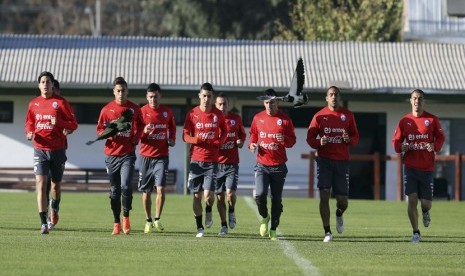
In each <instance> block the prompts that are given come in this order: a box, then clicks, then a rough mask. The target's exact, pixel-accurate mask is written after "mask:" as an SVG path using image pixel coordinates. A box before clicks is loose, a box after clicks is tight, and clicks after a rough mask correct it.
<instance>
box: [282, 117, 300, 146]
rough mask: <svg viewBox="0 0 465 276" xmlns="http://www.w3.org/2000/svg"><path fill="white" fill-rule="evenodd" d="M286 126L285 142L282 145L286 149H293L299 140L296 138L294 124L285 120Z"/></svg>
mask: <svg viewBox="0 0 465 276" xmlns="http://www.w3.org/2000/svg"><path fill="white" fill-rule="evenodd" d="M284 126H285V128H284V131H283V141H282V142H281V144H282V145H283V146H285V147H286V148H292V147H293V146H294V145H295V143H296V141H297V138H296V137H295V130H294V124H293V123H292V121H291V120H285V125H284Z"/></svg>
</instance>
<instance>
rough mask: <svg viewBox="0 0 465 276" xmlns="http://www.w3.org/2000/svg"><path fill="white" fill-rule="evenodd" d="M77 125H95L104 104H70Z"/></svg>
mask: <svg viewBox="0 0 465 276" xmlns="http://www.w3.org/2000/svg"><path fill="white" fill-rule="evenodd" d="M70 104H71V107H72V108H73V110H74V115H75V116H76V120H77V121H78V124H83V125H97V122H98V118H99V116H100V111H101V110H102V108H103V107H104V106H105V103H70Z"/></svg>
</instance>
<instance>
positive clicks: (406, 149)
mask: <svg viewBox="0 0 465 276" xmlns="http://www.w3.org/2000/svg"><path fill="white" fill-rule="evenodd" d="M408 147H409V144H408V143H403V144H402V146H401V147H400V150H401V151H402V152H406V151H408Z"/></svg>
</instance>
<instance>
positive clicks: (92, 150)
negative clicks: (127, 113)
mask: <svg viewBox="0 0 465 276" xmlns="http://www.w3.org/2000/svg"><path fill="white" fill-rule="evenodd" d="M407 97H408V96H406V100H405V102H399V103H388V102H349V109H351V110H352V111H353V112H386V114H387V116H386V117H387V122H386V126H387V130H386V133H387V137H386V153H387V154H395V152H394V149H393V147H392V145H391V139H392V135H393V133H394V130H395V127H396V125H397V122H398V121H399V119H400V118H401V117H402V116H403V115H404V114H406V113H408V112H410V104H409V102H408V100H407ZM31 99H32V97H26V96H18V97H15V98H14V99H13V100H14V122H13V123H12V124H11V123H0V145H1V152H2V156H4V158H1V159H0V167H32V153H33V148H32V143H31V142H30V141H28V140H26V138H25V133H24V122H25V115H26V110H27V105H28V103H29V101H30V100H31ZM67 99H68V101H70V102H86V101H88V102H108V101H109V100H111V98H108V97H98V98H91V99H89V98H80V97H67ZM7 100H12V99H11V96H2V95H0V101H7ZM131 100H133V101H134V102H137V103H142V102H144V101H145V99H144V98H140V97H139V98H131ZM183 101H185V99H166V101H165V102H164V103H165V104H167V105H168V106H169V104H170V103H171V104H175V103H177V104H179V103H182V102H183ZM195 103H196V100H193V104H195ZM234 104H235V106H236V107H237V108H239V109H240V108H241V106H242V105H244V104H247V105H250V104H256V102H254V101H240V100H237V99H235V102H234ZM310 105H311V106H315V107H322V106H324V105H325V103H324V101H323V99H322V100H321V101H312V102H311V103H310ZM427 110H428V111H429V112H432V113H433V114H436V115H438V116H439V117H440V118H449V119H455V120H454V122H455V123H454V124H453V125H452V126H453V127H454V126H455V127H456V128H458V127H460V126H461V125H460V124H459V122H461V119H465V105H464V104H447V105H446V104H436V103H429V104H428V102H427ZM95 128H96V126H95V125H79V128H78V130H77V131H76V132H75V133H73V134H72V135H70V136H69V141H68V144H69V149H68V151H67V155H68V162H67V165H66V166H67V167H69V168H104V167H105V165H104V164H105V162H104V158H105V156H104V154H103V144H104V141H99V142H97V143H95V144H93V145H91V146H87V145H85V143H86V142H87V141H88V140H92V139H94V138H95V135H96V134H95ZM246 131H247V133H248V131H249V129H248V128H246ZM453 131H454V130H452V131H451V132H453ZM462 132H463V131H462ZM181 133H182V127H181V126H178V127H177V143H176V146H175V147H174V148H171V150H170V155H171V158H170V168H176V169H177V170H178V178H177V179H178V183H177V187H178V188H177V189H178V191H182V187H183V181H184V178H183V176H184V172H185V164H186V162H185V160H186V159H185V158H186V156H187V155H186V148H187V147H186V145H185V143H184V142H183V141H182V136H181ZM306 133H307V129H306V128H298V129H296V136H297V144H296V145H295V146H294V147H293V148H292V149H289V150H288V158H289V161H288V167H289V175H288V178H287V183H286V185H287V186H288V187H293V186H295V187H307V185H308V160H303V159H301V154H302V153H308V152H309V151H310V148H309V146H308V145H307V143H306V141H305V140H306ZM454 133H461V132H460V131H455V132H454ZM459 139H460V138H459V137H454V136H451V140H452V141H455V140H459ZM453 145H454V151H461V152H464V153H465V146H462V145H460V143H453ZM5 157H8V158H5ZM173 157H176V158H173ZM180 157H182V158H180ZM240 159H241V163H240V172H239V174H240V176H239V179H240V181H239V182H240V183H241V184H240V185H243V186H248V187H251V186H252V184H253V166H254V164H255V156H254V154H252V153H250V152H249V151H248V150H247V149H246V148H243V149H241V150H240ZM137 166H138V164H137ZM396 171H397V167H396V163H395V162H386V180H385V183H386V186H385V189H386V190H385V197H386V199H389V200H395V199H396V189H397V188H396V183H397V179H396Z"/></svg>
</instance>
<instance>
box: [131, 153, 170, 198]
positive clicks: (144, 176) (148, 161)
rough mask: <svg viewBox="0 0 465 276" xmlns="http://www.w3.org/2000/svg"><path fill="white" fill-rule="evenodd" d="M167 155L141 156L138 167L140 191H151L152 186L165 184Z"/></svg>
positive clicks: (163, 185)
mask: <svg viewBox="0 0 465 276" xmlns="http://www.w3.org/2000/svg"><path fill="white" fill-rule="evenodd" d="M168 164H169V160H168V157H162V158H149V157H145V156H141V162H140V169H139V184H138V188H139V191H140V192H149V193H151V192H153V187H154V186H157V187H165V186H166V174H167V173H168Z"/></svg>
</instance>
